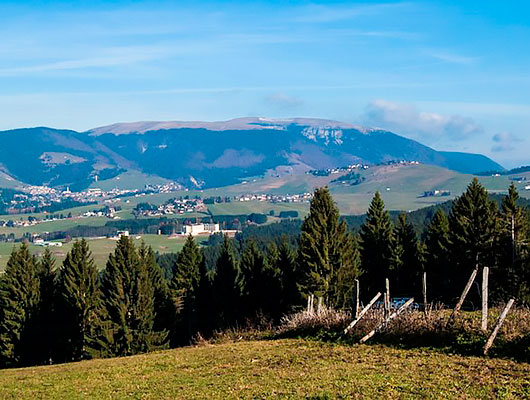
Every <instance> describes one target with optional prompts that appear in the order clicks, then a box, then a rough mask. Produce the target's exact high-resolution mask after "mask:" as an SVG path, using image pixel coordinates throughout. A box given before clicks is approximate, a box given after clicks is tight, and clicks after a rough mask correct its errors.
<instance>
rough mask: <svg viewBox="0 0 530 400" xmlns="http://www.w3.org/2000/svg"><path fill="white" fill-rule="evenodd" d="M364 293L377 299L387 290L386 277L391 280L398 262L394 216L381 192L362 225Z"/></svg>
mask: <svg viewBox="0 0 530 400" xmlns="http://www.w3.org/2000/svg"><path fill="white" fill-rule="evenodd" d="M360 237H361V263H362V264H361V265H362V269H363V280H362V285H363V287H366V289H365V290H363V291H362V292H363V293H364V294H365V295H366V296H369V297H371V296H373V295H374V294H375V292H378V291H382V290H383V289H384V282H385V278H390V273H391V269H392V264H393V262H394V232H393V226H392V220H391V219H390V215H389V214H388V212H387V211H386V210H385V204H384V202H383V199H382V198H381V195H380V194H379V192H376V193H375V195H374V197H373V199H372V202H371V203H370V208H369V209H368V213H367V214H366V220H365V222H364V224H363V225H362V226H361V232H360Z"/></svg>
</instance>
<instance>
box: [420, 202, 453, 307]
mask: <svg viewBox="0 0 530 400" xmlns="http://www.w3.org/2000/svg"><path fill="white" fill-rule="evenodd" d="M450 244H451V243H450V235H449V220H448V219H447V215H446V214H445V213H444V212H443V211H442V210H440V209H438V210H437V211H436V213H435V214H434V216H433V218H432V220H431V221H430V223H429V225H428V227H427V231H426V234H425V249H426V254H425V257H426V260H425V270H426V271H427V284H428V291H429V295H430V296H431V298H433V299H434V300H435V301H444V300H446V298H445V294H447V293H449V285H450V279H448V274H449V273H450V268H449V263H448V260H449V251H450V250H449V249H450Z"/></svg>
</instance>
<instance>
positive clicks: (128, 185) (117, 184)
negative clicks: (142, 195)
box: [90, 170, 169, 190]
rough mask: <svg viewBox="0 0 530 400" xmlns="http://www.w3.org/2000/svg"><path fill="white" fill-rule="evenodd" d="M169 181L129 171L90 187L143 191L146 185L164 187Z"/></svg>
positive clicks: (94, 183)
mask: <svg viewBox="0 0 530 400" xmlns="http://www.w3.org/2000/svg"><path fill="white" fill-rule="evenodd" d="M168 182H169V180H168V179H164V178H161V177H159V176H155V175H148V174H144V173H143V172H140V171H135V170H131V171H127V172H124V173H122V174H120V175H118V176H115V177H114V178H111V179H106V180H103V181H99V182H93V183H92V184H91V185H90V187H92V188H100V189H101V190H112V189H143V188H144V187H145V185H163V184H165V183H168Z"/></svg>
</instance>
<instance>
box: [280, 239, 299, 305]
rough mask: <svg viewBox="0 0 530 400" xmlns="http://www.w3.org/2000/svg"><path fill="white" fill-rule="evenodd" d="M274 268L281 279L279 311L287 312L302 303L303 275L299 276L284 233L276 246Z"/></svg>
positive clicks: (293, 253) (294, 255)
mask: <svg viewBox="0 0 530 400" xmlns="http://www.w3.org/2000/svg"><path fill="white" fill-rule="evenodd" d="M275 268H276V270H277V271H278V273H279V276H280V280H281V295H280V296H279V297H280V299H281V300H282V303H281V308H280V313H281V314H284V313H289V312H291V311H292V309H293V308H294V307H296V306H300V305H302V303H303V296H302V292H301V285H302V282H303V276H301V274H300V270H299V269H298V266H297V263H296V253H295V252H294V251H293V249H292V248H291V245H290V244H289V240H288V238H287V236H285V235H284V236H283V237H282V241H281V243H280V246H279V247H278V257H277V260H276V264H275Z"/></svg>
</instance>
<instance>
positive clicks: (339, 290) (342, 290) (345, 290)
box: [334, 235, 361, 308]
mask: <svg viewBox="0 0 530 400" xmlns="http://www.w3.org/2000/svg"><path fill="white" fill-rule="evenodd" d="M349 241H350V244H349V245H348V251H351V255H349V258H350V266H349V267H348V268H343V267H342V266H341V268H339V270H338V271H337V275H336V279H335V282H334V285H335V287H336V289H335V301H334V305H335V306H337V307H346V308H351V307H352V306H353V304H354V303H353V301H354V295H355V280H356V279H358V278H359V277H360V276H361V252H360V249H359V242H358V240H357V237H356V236H353V235H349Z"/></svg>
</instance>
